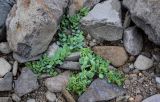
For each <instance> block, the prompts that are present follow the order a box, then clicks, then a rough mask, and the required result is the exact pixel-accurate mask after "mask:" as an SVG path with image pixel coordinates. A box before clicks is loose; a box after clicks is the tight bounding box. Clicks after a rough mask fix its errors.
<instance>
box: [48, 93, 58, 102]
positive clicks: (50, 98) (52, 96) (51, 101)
mask: <svg viewBox="0 0 160 102" xmlns="http://www.w3.org/2000/svg"><path fill="white" fill-rule="evenodd" d="M46 98H47V100H48V101H49V102H55V101H56V99H57V98H56V95H55V93H52V92H50V91H47V92H46Z"/></svg>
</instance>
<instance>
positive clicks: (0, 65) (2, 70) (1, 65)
mask: <svg viewBox="0 0 160 102" xmlns="http://www.w3.org/2000/svg"><path fill="white" fill-rule="evenodd" d="M10 70H11V65H10V64H9V63H8V62H7V61H6V60H5V59H4V58H0V78H1V77H3V76H4V75H5V74H6V73H8V72H9V71H10Z"/></svg>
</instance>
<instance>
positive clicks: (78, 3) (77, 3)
mask: <svg viewBox="0 0 160 102" xmlns="http://www.w3.org/2000/svg"><path fill="white" fill-rule="evenodd" d="M100 1H101V0H70V5H69V9H68V14H69V15H70V16H72V15H74V14H75V13H76V11H79V10H80V9H81V8H83V7H87V8H89V9H91V8H92V7H93V6H94V5H96V4H97V3H99V2H100Z"/></svg>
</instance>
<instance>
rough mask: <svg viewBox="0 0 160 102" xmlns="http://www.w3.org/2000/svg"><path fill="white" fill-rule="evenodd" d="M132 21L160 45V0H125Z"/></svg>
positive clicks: (124, 3)
mask: <svg viewBox="0 0 160 102" xmlns="http://www.w3.org/2000/svg"><path fill="white" fill-rule="evenodd" d="M123 5H124V6H126V7H127V8H128V9H129V11H130V13H131V18H132V21H133V22H134V23H135V24H136V25H137V26H138V27H140V28H141V29H143V30H144V32H145V33H146V34H147V35H148V38H149V39H150V40H151V41H153V42H154V43H155V44H158V45H160V17H159V16H160V11H159V9H160V1H159V0H123Z"/></svg>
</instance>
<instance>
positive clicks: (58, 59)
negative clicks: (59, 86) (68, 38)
mask: <svg viewBox="0 0 160 102" xmlns="http://www.w3.org/2000/svg"><path fill="white" fill-rule="evenodd" d="M69 54H70V49H69V47H68V46H67V45H64V46H63V47H61V48H59V49H58V51H57V52H56V53H55V54H54V55H53V56H52V57H48V56H47V55H44V56H43V57H42V58H40V60H38V61H32V62H28V63H26V66H27V67H29V68H31V69H32V70H33V72H34V73H36V74H39V75H40V74H43V73H48V74H50V75H53V76H55V75H57V72H56V71H55V69H54V68H55V66H56V65H57V64H61V63H62V62H63V60H64V59H65V58H66V57H67V56H68V55H69Z"/></svg>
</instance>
